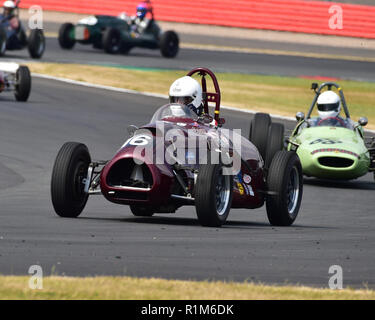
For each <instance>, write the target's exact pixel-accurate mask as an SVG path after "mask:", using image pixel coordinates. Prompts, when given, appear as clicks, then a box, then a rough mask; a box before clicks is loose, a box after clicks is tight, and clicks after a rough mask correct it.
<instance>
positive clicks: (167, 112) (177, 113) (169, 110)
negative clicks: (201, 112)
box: [151, 104, 198, 123]
mask: <svg viewBox="0 0 375 320" xmlns="http://www.w3.org/2000/svg"><path fill="white" fill-rule="evenodd" d="M173 119H191V120H193V121H196V120H197V119H198V115H197V114H196V113H195V112H194V111H192V110H190V108H188V107H187V106H184V105H181V104H167V105H165V106H162V107H161V108H159V109H158V110H157V111H156V112H155V114H154V116H153V117H152V119H151V123H154V122H156V121H163V120H164V121H168V120H173Z"/></svg>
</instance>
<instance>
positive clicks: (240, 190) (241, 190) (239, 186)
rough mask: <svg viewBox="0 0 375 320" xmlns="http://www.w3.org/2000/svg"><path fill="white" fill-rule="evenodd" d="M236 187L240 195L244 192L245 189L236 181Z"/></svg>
mask: <svg viewBox="0 0 375 320" xmlns="http://www.w3.org/2000/svg"><path fill="white" fill-rule="evenodd" d="M237 188H238V191H239V192H240V195H241V196H242V195H244V194H245V189H244V187H243V185H242V184H241V183H239V182H237Z"/></svg>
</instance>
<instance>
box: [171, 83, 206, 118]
mask: <svg viewBox="0 0 375 320" xmlns="http://www.w3.org/2000/svg"><path fill="white" fill-rule="evenodd" d="M169 102H170V103H179V104H182V105H185V106H188V107H189V108H190V109H191V110H192V111H194V112H195V113H196V114H197V115H198V116H201V115H202V114H203V98H202V87H201V86H200V84H199V83H198V81H197V80H195V79H193V78H192V77H189V76H185V77H182V78H179V79H177V80H176V81H175V82H173V83H172V85H171V87H170V89H169Z"/></svg>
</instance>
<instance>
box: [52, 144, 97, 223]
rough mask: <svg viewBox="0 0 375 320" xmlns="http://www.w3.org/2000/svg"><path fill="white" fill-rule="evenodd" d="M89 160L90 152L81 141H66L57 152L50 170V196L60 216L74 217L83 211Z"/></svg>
mask: <svg viewBox="0 0 375 320" xmlns="http://www.w3.org/2000/svg"><path fill="white" fill-rule="evenodd" d="M90 162H91V157H90V153H89V151H88V149H87V147H86V146H85V145H84V144H82V143H77V142H67V143H65V144H64V145H63V146H62V148H61V149H60V151H59V153H58V154H57V157H56V160H55V164H54V167H53V171H52V179H51V197H52V204H53V207H54V209H55V212H56V213H57V215H59V216H60V217H66V218H76V217H78V216H79V215H80V214H81V212H82V211H83V209H84V207H85V205H86V202H87V199H88V196H89V195H88V193H85V192H84V187H85V184H84V181H85V179H86V177H87V171H88V167H89V165H90Z"/></svg>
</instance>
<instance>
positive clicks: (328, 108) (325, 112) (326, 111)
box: [317, 90, 341, 119]
mask: <svg viewBox="0 0 375 320" xmlns="http://www.w3.org/2000/svg"><path fill="white" fill-rule="evenodd" d="M317 106H318V113H319V117H320V118H322V119H326V118H330V117H333V118H335V117H337V116H338V115H339V114H340V111H341V100H340V97H339V96H338V95H337V93H335V92H333V91H330V90H329V91H325V92H323V93H322V94H320V95H319V98H318V101H317Z"/></svg>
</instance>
